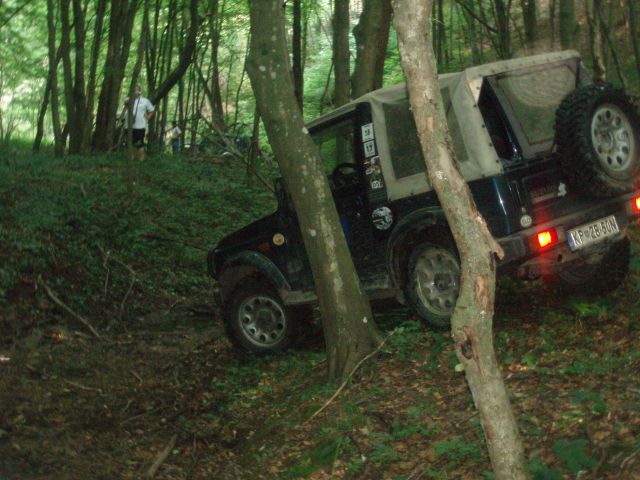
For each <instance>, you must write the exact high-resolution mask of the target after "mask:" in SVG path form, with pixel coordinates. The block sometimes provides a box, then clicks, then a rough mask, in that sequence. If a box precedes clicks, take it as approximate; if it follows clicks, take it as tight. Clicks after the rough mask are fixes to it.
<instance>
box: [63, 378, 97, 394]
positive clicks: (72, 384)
mask: <svg viewBox="0 0 640 480" xmlns="http://www.w3.org/2000/svg"><path fill="white" fill-rule="evenodd" d="M62 381H63V382H64V383H66V384H67V385H71V386H72V387H76V388H79V389H80V390H85V391H87V392H98V393H102V389H101V388H94V387H87V386H86V385H82V384H80V383H76V382H72V381H71V380H66V379H64V378H63V379H62Z"/></svg>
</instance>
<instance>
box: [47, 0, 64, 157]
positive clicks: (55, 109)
mask: <svg viewBox="0 0 640 480" xmlns="http://www.w3.org/2000/svg"><path fill="white" fill-rule="evenodd" d="M54 18H55V6H54V2H53V0H47V32H48V47H49V50H48V60H49V87H50V94H49V95H50V98H51V122H52V123H53V141H54V155H55V156H56V157H61V156H62V155H63V154H64V143H63V140H62V126H61V125H60V103H59V101H58V62H59V60H60V56H61V53H60V52H58V54H56V26H55V20H54Z"/></svg>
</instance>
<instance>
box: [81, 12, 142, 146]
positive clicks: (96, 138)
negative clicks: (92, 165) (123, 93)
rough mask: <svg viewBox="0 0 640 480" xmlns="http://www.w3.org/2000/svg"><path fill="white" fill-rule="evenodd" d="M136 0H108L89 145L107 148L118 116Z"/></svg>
mask: <svg viewBox="0 0 640 480" xmlns="http://www.w3.org/2000/svg"><path fill="white" fill-rule="evenodd" d="M137 4H138V2H137V0H132V1H131V2H130V3H129V2H128V1H127V0H111V11H110V14H109V26H110V28H109V38H108V40H107V51H106V56H105V63H104V74H103V80H102V88H101V89H100V96H99V98H98V112H97V114H96V127H95V130H94V132H93V139H92V145H93V148H94V149H96V150H104V151H106V150H109V149H110V148H111V143H112V140H113V136H114V131H115V127H116V118H117V117H118V99H119V96H120V88H121V87H122V81H123V79H124V73H125V67H126V64H127V58H128V57H129V49H130V48H131V42H132V39H133V38H132V35H133V22H134V19H135V15H136V10H137Z"/></svg>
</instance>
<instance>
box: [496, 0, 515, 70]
mask: <svg viewBox="0 0 640 480" xmlns="http://www.w3.org/2000/svg"><path fill="white" fill-rule="evenodd" d="M493 3H494V11H495V20H496V27H497V29H498V45H499V49H498V54H499V55H500V58H503V59H507V58H511V56H512V55H513V52H512V50H511V28H510V26H509V18H510V16H511V12H510V7H511V0H507V2H506V3H505V1H504V0H493Z"/></svg>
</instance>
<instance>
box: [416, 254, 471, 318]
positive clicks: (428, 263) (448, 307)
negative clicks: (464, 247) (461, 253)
mask: <svg viewBox="0 0 640 480" xmlns="http://www.w3.org/2000/svg"><path fill="white" fill-rule="evenodd" d="M407 273H408V278H407V291H406V297H407V300H408V302H409V305H410V306H411V307H412V308H413V310H414V311H415V312H416V313H417V314H418V316H419V317H420V318H421V319H423V320H424V321H426V322H428V323H430V324H431V325H433V326H435V327H439V328H444V327H448V326H449V325H450V322H451V315H452V314H453V310H454V308H455V306H456V301H457V300H458V293H459V291H460V259H459V258H458V254H457V253H456V251H455V249H454V248H453V247H452V246H450V245H438V244H435V243H422V244H420V245H418V246H417V247H416V248H415V249H414V250H413V253H412V254H411V257H410V258H409V266H408V269H407Z"/></svg>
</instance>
